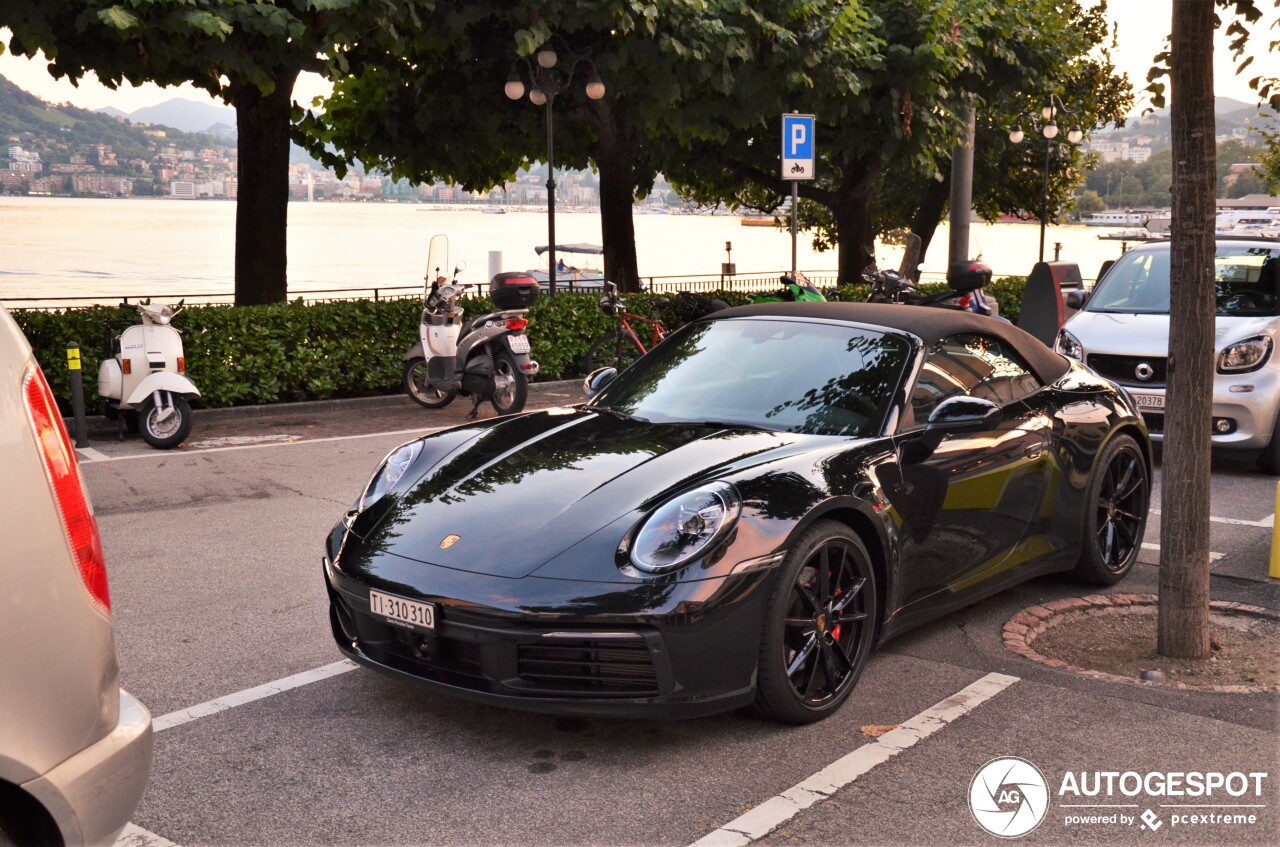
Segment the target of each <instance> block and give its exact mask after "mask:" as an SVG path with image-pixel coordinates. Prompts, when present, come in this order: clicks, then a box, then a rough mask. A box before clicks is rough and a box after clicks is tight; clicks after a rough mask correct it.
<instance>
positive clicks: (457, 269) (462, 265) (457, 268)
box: [453, 262, 467, 276]
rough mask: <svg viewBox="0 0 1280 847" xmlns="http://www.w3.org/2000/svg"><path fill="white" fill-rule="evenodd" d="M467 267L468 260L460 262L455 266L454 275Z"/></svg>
mask: <svg viewBox="0 0 1280 847" xmlns="http://www.w3.org/2000/svg"><path fill="white" fill-rule="evenodd" d="M466 269H467V263H466V262H458V264H456V265H454V266H453V275H454V276H457V275H458V274H460V273H462V272H463V271H465V270H466Z"/></svg>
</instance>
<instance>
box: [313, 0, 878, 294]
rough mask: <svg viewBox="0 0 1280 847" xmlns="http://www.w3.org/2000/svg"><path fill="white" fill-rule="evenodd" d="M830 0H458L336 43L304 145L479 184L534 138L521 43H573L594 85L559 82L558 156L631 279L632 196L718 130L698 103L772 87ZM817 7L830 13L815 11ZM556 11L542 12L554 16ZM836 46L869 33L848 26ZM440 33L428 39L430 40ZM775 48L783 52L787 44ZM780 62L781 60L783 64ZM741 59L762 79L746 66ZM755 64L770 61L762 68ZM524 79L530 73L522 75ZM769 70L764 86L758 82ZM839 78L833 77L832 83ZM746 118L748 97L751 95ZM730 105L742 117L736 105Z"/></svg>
mask: <svg viewBox="0 0 1280 847" xmlns="http://www.w3.org/2000/svg"><path fill="white" fill-rule="evenodd" d="M848 5H849V4H847V3H840V2H836V0H769V2H761V3H755V4H752V6H751V7H750V8H746V7H745V6H744V4H742V3H741V2H739V0H650V1H649V2H636V0H604V1H603V2H601V0H517V2H512V3H507V4H503V5H497V4H493V3H487V2H469V3H460V4H455V5H454V6H452V7H450V8H449V9H448V10H447V12H446V11H445V10H443V9H442V10H440V11H439V12H438V13H437V14H435V15H433V16H431V17H430V18H429V20H427V21H426V22H425V25H424V26H423V27H421V28H420V30H419V31H418V32H417V33H416V34H415V36H414V38H413V39H412V42H411V43H410V44H408V45H407V47H406V49H404V50H400V51H396V52H392V51H387V50H381V49H378V46H377V45H373V46H372V47H371V48H367V49H366V48H365V47H364V46H362V48H361V49H357V50H355V51H353V52H352V53H351V54H350V55H349V57H348V58H349V59H350V61H351V63H352V68H353V71H354V73H353V75H352V76H351V77H349V78H347V79H345V80H343V81H341V82H340V83H339V84H338V85H337V86H335V89H334V93H333V96H332V97H330V98H329V99H328V100H327V101H326V103H325V111H324V112H323V113H322V114H311V115H309V116H308V117H307V118H306V119H305V120H304V122H303V126H304V128H305V129H306V132H307V134H308V135H309V136H310V142H309V145H308V146H309V149H311V151H312V152H313V154H314V155H317V156H321V157H322V158H323V160H324V161H326V162H328V163H330V164H332V165H333V166H334V167H337V168H343V167H347V166H349V165H350V164H351V163H353V162H354V161H355V160H357V159H358V160H360V161H361V162H363V163H364V164H365V165H366V166H371V167H378V168H382V169H385V170H388V171H390V172H391V173H393V174H395V175H398V176H404V177H408V178H410V179H413V180H415V181H425V180H429V179H447V180H449V181H451V182H455V183H458V184H460V185H462V186H463V187H464V188H466V189H468V190H485V189H488V188H489V187H491V186H493V185H495V184H498V183H500V182H502V181H503V180H505V179H507V178H510V177H511V176H512V175H513V174H514V173H515V171H516V169H517V168H520V167H522V166H528V165H529V164H530V163H532V162H533V161H536V160H538V159H540V158H542V157H543V156H544V153H545V150H546V127H545V123H544V121H545V112H546V110H545V109H535V108H532V107H530V106H529V104H528V103H527V102H520V103H512V102H510V101H508V100H507V99H506V98H505V97H503V96H502V86H503V83H504V82H505V81H506V80H507V77H508V74H509V73H511V71H512V70H513V66H514V67H516V68H517V69H519V67H520V66H519V65H518V64H517V59H518V58H523V59H526V60H528V59H530V58H531V57H532V56H533V55H534V54H535V53H536V52H537V51H538V50H539V49H540V48H541V47H542V46H543V45H550V46H552V47H554V48H556V49H557V50H558V51H559V52H560V53H562V54H563V53H568V52H571V53H576V54H581V55H584V56H586V57H587V58H588V59H590V61H591V62H592V63H593V65H594V67H595V68H596V69H597V70H598V71H599V73H600V76H601V78H602V79H603V81H604V83H605V85H606V89H607V92H606V94H605V97H604V99H602V100H600V101H591V100H589V99H588V98H587V97H585V96H584V92H583V90H582V89H583V83H585V79H582V78H578V79H575V80H574V82H573V83H572V84H571V85H570V86H569V88H568V90H566V91H565V92H564V93H563V94H561V95H560V96H559V97H558V98H557V102H556V105H555V108H554V118H553V119H554V121H555V125H556V132H555V144H556V157H555V158H556V163H557V164H558V165H562V166H563V165H568V166H573V167H586V166H587V165H589V164H590V165H594V167H596V168H597V169H598V171H599V176H600V201H601V230H602V234H603V237H604V248H605V273H606V276H608V278H610V279H611V280H614V281H616V282H618V283H620V284H622V285H623V286H624V288H627V289H634V288H636V287H638V284H639V274H638V268H637V261H636V255H635V242H634V229H633V226H632V221H631V207H632V204H633V202H634V200H635V198H636V197H637V196H644V195H645V194H646V193H647V192H648V191H649V190H650V189H651V188H652V185H653V181H654V178H655V176H656V174H657V173H658V172H659V170H665V169H666V168H667V166H668V165H669V163H670V162H671V161H672V159H673V157H675V156H678V155H680V152H679V145H680V144H681V143H683V141H684V140H685V139H686V138H688V137H695V138H703V137H708V136H712V135H715V134H717V133H720V132H722V126H721V125H720V124H717V123H715V122H714V121H713V120H712V119H711V115H714V114H719V113H722V112H723V111H725V110H729V109H734V108H742V107H743V102H744V100H745V97H739V96H737V95H738V93H739V92H742V91H747V92H751V93H753V94H755V95H757V97H758V98H764V99H768V98H769V97H772V99H773V100H779V99H780V98H778V97H776V96H774V95H767V94H765V91H770V90H771V91H777V90H778V88H779V84H778V83H777V82H776V80H778V79H785V78H787V76H788V74H789V73H790V74H792V75H794V74H803V73H804V72H805V70H806V69H807V68H808V67H809V66H810V65H816V64H817V63H818V62H819V60H820V59H821V56H820V55H819V54H816V53H815V54H813V55H799V52H800V51H798V50H797V49H796V45H798V44H799V43H800V41H801V39H802V38H807V39H808V40H807V41H806V43H811V42H814V41H817V40H819V39H820V38H821V37H822V35H823V34H825V33H827V32H829V31H832V30H833V29H837V30H838V27H839V26H842V25H848V24H850V22H851V21H856V20H857V16H856V14H853V13H852V12H851V13H844V12H842V11H841V9H842V8H843V7H846V6H848ZM827 19H830V20H831V21H834V22H833V23H828V22H826V21H827ZM552 22H554V24H552ZM838 31H839V32H841V33H842V34H844V35H846V36H848V37H847V38H846V39H845V40H846V41H847V43H848V45H849V46H847V47H845V48H842V49H845V50H847V51H854V50H859V49H863V48H862V46H861V45H863V44H865V43H867V42H868V39H865V38H861V37H856V36H860V35H861V34H862V33H861V32H860V31H859V32H854V31H850V30H848V29H847V28H846V29H844V30H838ZM442 43H443V44H445V45H447V46H448V48H449V49H448V51H447V52H441V50H440V49H439V48H440V45H441V44H442ZM784 59H785V60H784ZM788 64H789V65H790V66H792V67H791V69H790V70H788ZM747 69H754V70H755V72H756V73H757V74H758V75H759V76H760V77H761V80H763V81H761V80H753V81H750V82H748V81H747V80H746V74H745V70H747ZM766 75H767V76H766ZM525 82H526V84H527V83H528V82H529V80H528V79H527V77H526V78H525ZM770 86H771V88H770ZM839 90H840V91H845V92H848V91H849V87H848V86H847V85H846V86H844V87H843V88H840V89H839ZM751 105H752V106H753V107H754V110H753V111H752V112H751V115H752V116H753V117H754V119H756V120H759V114H760V111H759V104H758V103H754V104H751ZM746 119H747V118H745V117H741V118H739V120H746Z"/></svg>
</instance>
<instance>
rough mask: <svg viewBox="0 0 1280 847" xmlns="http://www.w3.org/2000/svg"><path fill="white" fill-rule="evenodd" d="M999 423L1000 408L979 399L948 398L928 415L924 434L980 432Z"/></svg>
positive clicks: (965, 397) (966, 397) (988, 401)
mask: <svg viewBox="0 0 1280 847" xmlns="http://www.w3.org/2000/svg"><path fill="white" fill-rule="evenodd" d="M998 423H1000V407H999V406H997V405H996V404H995V403H992V402H991V401H990V400H984V399H983V398H981V397H968V396H964V397H948V398H947V399H946V400H943V401H942V402H941V403H939V404H938V407H937V408H936V409H934V410H933V413H932V414H930V415H929V422H928V423H927V424H926V425H925V428H924V431H925V432H926V433H930V432H937V433H940V434H950V433H953V432H981V431H983V430H985V429H994V428H995V426H996V425H997V424H998Z"/></svg>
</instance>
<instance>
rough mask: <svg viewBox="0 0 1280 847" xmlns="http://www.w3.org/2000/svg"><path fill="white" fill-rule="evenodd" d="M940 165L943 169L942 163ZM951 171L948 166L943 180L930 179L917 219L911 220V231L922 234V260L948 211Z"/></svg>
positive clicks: (917, 211)
mask: <svg viewBox="0 0 1280 847" xmlns="http://www.w3.org/2000/svg"><path fill="white" fill-rule="evenodd" d="M938 167H939V168H940V169H941V168H942V165H939V166H938ZM950 171H951V168H950V166H948V167H946V168H945V169H944V170H943V173H945V174H947V175H946V177H944V178H943V179H941V180H933V179H931V180H929V186H928V187H927V188H926V189H925V191H924V197H923V199H921V201H920V208H918V209H916V216H915V219H914V220H913V221H912V222H911V231H912V232H913V233H914V234H916V235H918V236H920V261H921V262H923V261H924V257H925V256H927V255H928V254H929V242H931V241H933V235H934V233H935V232H937V231H938V224H940V223H942V214H943V212H945V211H946V209H947V201H948V200H949V199H950V197H951V176H950ZM965 258H968V257H965ZM908 270H914V269H910V268H909V269H908ZM934 270H937V268H934ZM944 270H945V268H944Z"/></svg>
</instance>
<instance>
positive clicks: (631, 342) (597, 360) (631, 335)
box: [582, 282, 667, 373]
mask: <svg viewBox="0 0 1280 847" xmlns="http://www.w3.org/2000/svg"><path fill="white" fill-rule="evenodd" d="M654 305H656V306H658V307H659V308H661V307H662V306H664V305H666V301H665V300H657V301H655V303H654ZM600 311H602V312H604V313H605V314H606V315H609V316H610V317H616V318H617V319H618V326H617V327H616V328H615V329H613V330H612V331H610V332H607V333H605V334H604V335H602V336H600V337H599V338H597V339H596V340H595V341H593V342H592V343H591V346H590V347H589V348H587V352H586V354H585V355H584V356H583V357H582V369H583V371H585V372H586V373H591V372H592V371H595V370H598V369H600V368H608V367H614V368H617V369H618V370H620V371H621V370H624V369H626V368H627V367H628V366H629V365H630V364H631V363H632V362H634V361H635V360H636V359H639V358H640V357H641V356H643V355H644V354H645V353H648V352H649V351H650V350H652V349H653V348H654V347H656V346H658V343H659V342H660V341H662V339H664V338H666V337H667V328H666V327H665V326H663V324H662V321H660V320H657V319H655V318H645V317H641V316H640V315H634V314H632V313H630V312H628V311H627V301H626V299H625V298H623V297H619V296H618V286H617V285H615V284H614V283H612V282H606V283H605V293H604V294H603V295H601V297H600ZM632 321H639V322H641V323H644V324H648V325H649V327H650V333H649V335H650V339H649V346H648V347H645V345H644V342H643V341H641V340H640V336H639V335H637V334H636V331H635V329H634V328H632V326H631V322H632Z"/></svg>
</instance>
